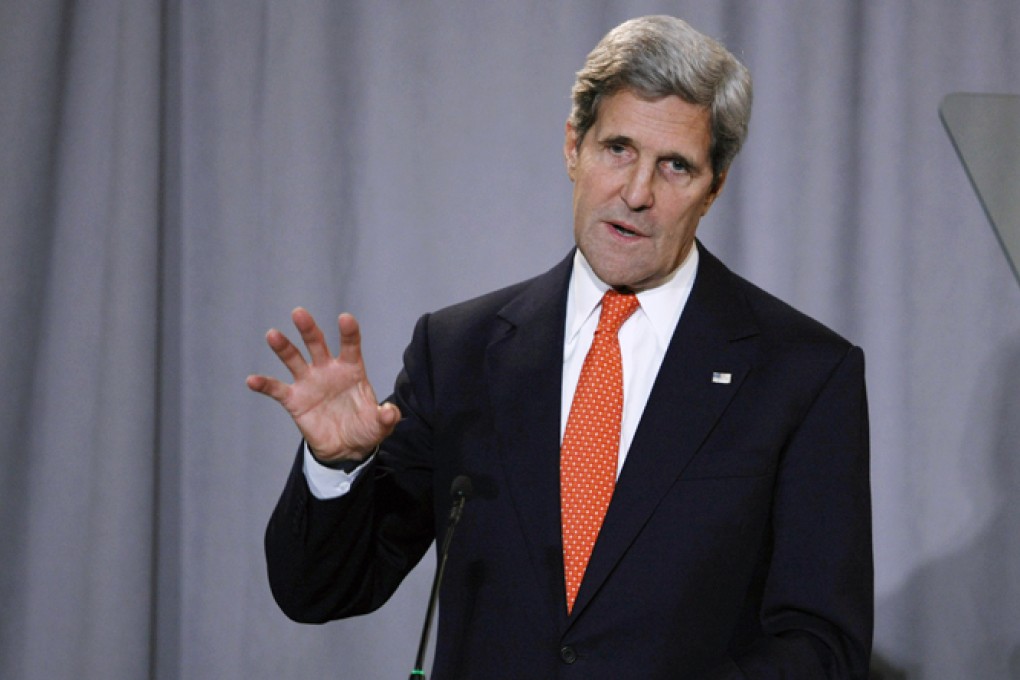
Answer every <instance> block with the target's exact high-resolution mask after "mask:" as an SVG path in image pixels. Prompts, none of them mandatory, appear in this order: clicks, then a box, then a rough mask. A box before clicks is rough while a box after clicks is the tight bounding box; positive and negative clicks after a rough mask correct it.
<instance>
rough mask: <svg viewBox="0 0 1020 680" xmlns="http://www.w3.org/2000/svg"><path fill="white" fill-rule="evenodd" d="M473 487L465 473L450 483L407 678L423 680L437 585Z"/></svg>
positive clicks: (437, 592)
mask: <svg viewBox="0 0 1020 680" xmlns="http://www.w3.org/2000/svg"><path fill="white" fill-rule="evenodd" d="M473 493H474V489H473V487H472V486H471V478H470V477H468V476H467V475H458V476H457V477H455V478H454V480H453V483H452V484H451V485H450V498H451V499H452V500H453V502H452V503H451V504H450V516H449V518H447V520H446V533H445V534H444V535H443V544H442V546H441V547H440V549H439V564H438V566H437V567H436V575H435V576H434V577H433V578H432V592H431V593H430V594H429V605H428V608H427V609H426V610H425V623H424V625H423V626H422V629H421V641H420V642H419V643H418V656H417V657H415V660H414V669H412V670H411V676H410V678H409V680H425V671H424V670H423V669H422V666H424V665H425V648H426V647H428V644H429V630H430V629H431V628H432V615H433V613H434V612H435V610H436V602H437V601H438V600H439V586H440V585H441V584H442V582H443V572H444V571H446V557H447V555H448V554H449V552H450V542H451V541H453V530H454V529H456V528H457V523H458V522H460V517H461V515H462V514H464V504H465V503H467V502H468V501H469V500H471V495H472V494H473Z"/></svg>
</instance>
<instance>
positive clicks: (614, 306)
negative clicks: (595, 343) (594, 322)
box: [597, 288, 641, 335]
mask: <svg viewBox="0 0 1020 680" xmlns="http://www.w3.org/2000/svg"><path fill="white" fill-rule="evenodd" d="M640 306H641V305H640V303H639V302H638V299H637V295H634V293H619V292H617V291H615V290H613V289H612V288H610V289H609V290H607V291H606V294H605V295H604V296H603V297H602V313H601V314H600V315H599V327H598V329H597V330H599V331H604V330H605V331H609V332H610V333H612V334H613V335H616V333H617V332H618V331H619V330H620V326H622V325H623V322H624V321H626V320H627V319H629V318H630V315H631V314H633V313H634V312H635V311H636V310H637V308H638V307H640Z"/></svg>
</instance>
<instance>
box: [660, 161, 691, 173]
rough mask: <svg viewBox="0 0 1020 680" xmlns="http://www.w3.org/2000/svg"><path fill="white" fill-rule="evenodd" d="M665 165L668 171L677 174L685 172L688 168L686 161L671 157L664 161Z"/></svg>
mask: <svg viewBox="0 0 1020 680" xmlns="http://www.w3.org/2000/svg"><path fill="white" fill-rule="evenodd" d="M666 167H667V169H668V170H669V171H670V172H672V173H675V174H677V175H682V174H685V173H687V172H688V171H689V170H690V168H689V167H688V166H687V163H686V162H685V161H683V160H681V159H679V158H671V159H670V160H668V161H666Z"/></svg>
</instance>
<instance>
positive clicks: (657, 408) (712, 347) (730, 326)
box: [571, 248, 756, 621]
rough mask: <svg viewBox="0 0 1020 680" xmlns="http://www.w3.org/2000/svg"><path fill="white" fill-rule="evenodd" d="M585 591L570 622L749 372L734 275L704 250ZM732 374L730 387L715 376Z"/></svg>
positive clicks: (748, 324)
mask: <svg viewBox="0 0 1020 680" xmlns="http://www.w3.org/2000/svg"><path fill="white" fill-rule="evenodd" d="M700 257H701V260H700V263H699V267H698V274H697V279H696V280H695V284H694V288H693V289H692V291H691V296H690V298H689V299H688V301H687V305H686V306H685V308H684V312H683V314H682V316H681V318H680V321H679V323H678V325H677V329H676V332H675V333H674V334H673V339H672V340H671V341H670V345H669V348H668V349H667V352H666V356H665V357H664V359H663V363H662V367H661V368H660V369H659V374H658V376H657V378H656V381H655V384H654V386H653V388H652V392H651V395H650V396H649V399H648V404H647V406H646V407H645V412H644V414H643V415H642V417H641V422H640V424H639V425H638V430H637V432H636V433H635V436H634V441H633V443H632V444H631V448H630V451H629V452H628V454H627V460H626V463H625V464H624V467H623V470H622V471H621V474H620V479H619V481H618V483H617V486H616V490H615V491H614V494H613V499H612V501H611V503H610V506H609V510H608V512H607V514H606V519H605V522H604V524H603V526H602V531H601V533H600V534H599V539H598V541H597V542H596V544H595V548H594V551H593V553H592V557H591V561H590V562H589V563H588V569H587V571H586V573H585V576H584V581H583V582H582V584H581V589H580V592H579V593H578V598H577V601H576V602H575V604H574V611H573V614H572V616H571V621H573V620H576V619H577V618H578V616H580V614H581V613H582V612H583V611H584V608H585V606H586V605H587V604H588V602H590V601H591V599H592V597H593V596H595V594H596V593H597V592H598V590H599V588H600V587H601V586H602V584H603V583H604V582H605V580H606V578H607V577H608V576H609V573H610V572H611V571H612V569H613V568H614V566H615V565H616V563H617V562H618V561H619V560H620V559H621V558H622V557H623V555H624V553H625V552H626V551H627V549H628V547H629V546H630V545H631V543H632V542H633V541H634V539H635V538H636V537H637V535H638V533H639V532H640V531H641V529H642V527H643V526H644V525H645V523H646V522H647V521H648V519H649V518H650V517H651V515H652V514H653V513H654V512H655V509H656V507H657V506H658V505H659V503H660V502H661V500H662V498H663V496H665V494H666V493H667V492H668V491H669V489H670V487H672V486H673V484H674V483H675V481H676V479H677V478H678V477H679V476H680V475H681V474H682V473H683V470H684V468H685V467H686V466H687V464H688V463H689V462H690V460H691V459H692V458H693V457H694V454H695V453H697V451H698V449H699V448H700V447H701V445H702V443H703V442H704V440H705V439H706V437H707V436H708V434H709V432H710V431H711V430H712V428H713V426H714V425H715V423H716V422H717V421H718V420H719V418H720V416H721V415H722V413H723V411H724V410H725V409H726V406H727V405H728V404H729V403H730V400H731V399H732V398H733V396H734V395H735V394H736V392H737V390H738V389H739V388H740V385H741V383H742V382H743V380H744V378H745V377H746V376H747V373H748V371H749V370H750V368H751V362H752V353H753V350H754V347H755V344H754V342H753V341H751V342H749V341H746V340H747V339H748V338H751V337H753V336H754V335H755V334H756V330H755V326H754V322H753V320H752V318H751V315H750V312H749V310H747V308H746V303H745V302H744V299H743V297H742V296H741V295H739V293H738V292H737V291H736V290H735V288H734V286H733V283H732V278H733V275H732V274H731V273H730V272H729V271H728V270H727V269H726V268H725V267H724V266H723V265H722V264H721V263H720V262H719V261H718V260H716V259H715V258H714V257H713V256H711V255H710V254H709V253H708V252H707V251H706V250H705V249H704V248H702V249H701V250H700ZM716 372H718V373H728V374H729V378H728V382H720V381H719V379H718V378H716V379H713V373H716Z"/></svg>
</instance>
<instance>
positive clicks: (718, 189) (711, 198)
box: [701, 170, 729, 217]
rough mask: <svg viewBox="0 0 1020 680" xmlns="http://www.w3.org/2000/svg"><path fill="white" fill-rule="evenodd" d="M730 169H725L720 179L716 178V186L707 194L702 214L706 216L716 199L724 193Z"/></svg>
mask: <svg viewBox="0 0 1020 680" xmlns="http://www.w3.org/2000/svg"><path fill="white" fill-rule="evenodd" d="M728 172H729V170H723V171H722V172H721V173H720V174H719V179H717V180H715V186H713V187H712V190H711V191H709V192H708V194H706V196H705V203H704V204H703V205H702V206H701V216H702V217H704V216H705V215H707V214H708V209H709V208H711V207H712V204H713V203H715V199H717V198H719V194H721V193H722V189H723V185H724V184H726V173H728Z"/></svg>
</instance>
